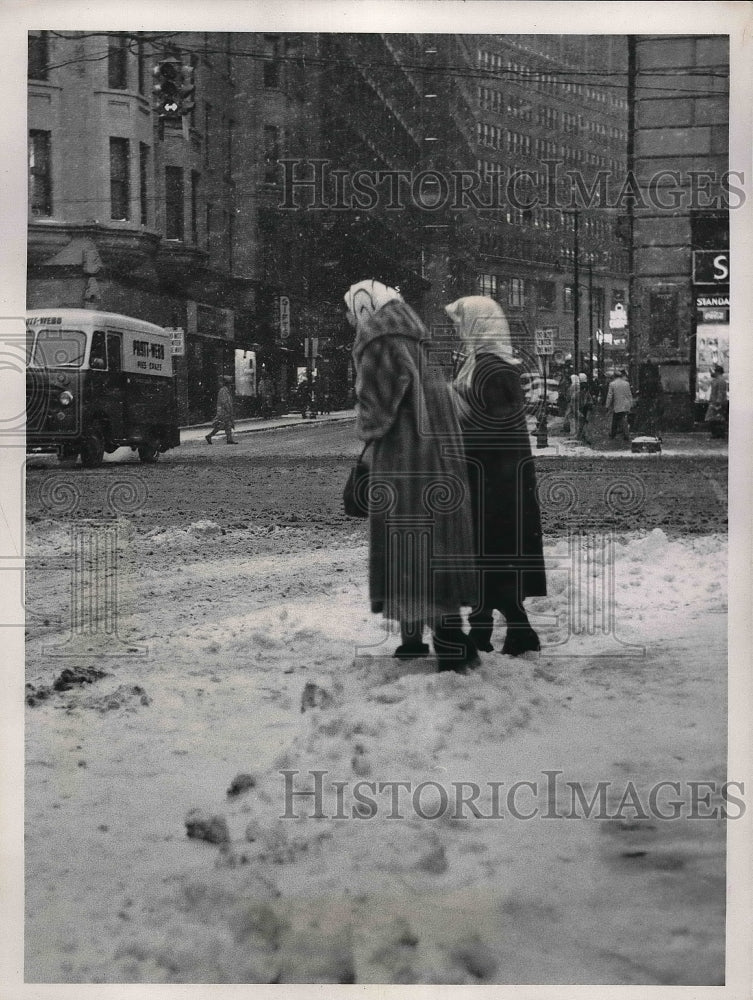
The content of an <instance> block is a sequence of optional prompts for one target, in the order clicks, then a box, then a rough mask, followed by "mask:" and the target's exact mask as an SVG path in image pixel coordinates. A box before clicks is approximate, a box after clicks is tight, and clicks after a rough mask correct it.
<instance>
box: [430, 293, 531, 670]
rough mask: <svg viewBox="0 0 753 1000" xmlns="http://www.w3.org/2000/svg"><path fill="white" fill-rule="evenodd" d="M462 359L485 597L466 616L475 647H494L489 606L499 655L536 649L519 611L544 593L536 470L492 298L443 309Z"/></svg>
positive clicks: (506, 338)
mask: <svg viewBox="0 0 753 1000" xmlns="http://www.w3.org/2000/svg"><path fill="white" fill-rule="evenodd" d="M446 311H447V314H448V315H449V317H450V318H451V319H452V321H453V323H455V325H456V326H457V328H458V332H459V335H460V339H461V341H462V344H463V351H464V354H465V361H464V362H463V365H462V367H461V368H460V370H459V371H458V373H457V375H456V377H455V383H454V386H455V391H456V393H457V398H458V406H459V412H460V423H461V427H462V430H463V437H464V441H465V451H466V456H467V460H468V477H469V481H470V486H471V494H472V497H473V505H474V523H475V527H476V532H477V542H476V544H477V552H478V553H479V556H480V560H479V568H480V569H481V587H482V592H483V593H482V599H481V601H480V603H479V605H478V606H477V610H475V611H474V612H473V613H472V614H471V615H470V622H471V626H472V628H471V638H472V639H473V641H474V643H475V645H476V647H477V648H478V649H481V650H484V651H486V652H489V651H491V650H492V649H493V647H492V645H491V636H492V628H493V617H492V615H493V610H494V609H495V608H496V609H497V610H498V611H500V612H501V613H502V615H503V616H504V617H505V620H506V622H507V634H506V636H505V642H504V646H503V648H502V652H503V653H508V654H510V655H511V656H518V655H520V654H521V653H525V652H526V651H528V650H538V649H540V648H541V647H540V643H539V637H538V635H537V634H536V632H535V631H534V629H533V628H532V627H531V624H530V622H529V620H528V616H527V614H526V612H525V610H524V608H523V601H524V600H525V599H526V598H527V597H538V596H544V595H545V594H546V574H545V569H544V555H543V547H542V536H541V514H540V511H539V504H538V498H537V496H536V473H535V470H534V465H533V457H532V455H531V445H530V438H529V435H528V428H527V425H526V419H525V412H526V410H525V398H524V396H523V390H522V387H521V384H520V375H521V372H522V366H521V364H520V362H519V361H517V360H516V359H515V358H514V356H513V351H512V342H511V339H510V328H509V326H508V323H507V319H506V317H505V314H504V312H503V311H502V309H501V307H500V306H499V305H498V303H496V302H495V301H494V300H493V299H490V298H486V297H484V296H479V295H474V296H469V297H468V298H463V299H458V300H457V302H453V303H452V304H451V305H449V306H447V307H446Z"/></svg>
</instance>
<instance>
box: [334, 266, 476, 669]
mask: <svg viewBox="0 0 753 1000" xmlns="http://www.w3.org/2000/svg"><path fill="white" fill-rule="evenodd" d="M345 302H346V304H347V315H348V320H349V322H350V323H351V325H353V326H354V327H355V330H356V336H355V344H354V346H353V359H354V362H355V368H356V384H355V391H356V429H357V433H358V436H359V437H360V438H361V440H362V441H364V442H367V443H368V444H370V447H369V448H368V450H367V456H366V457H367V459H368V461H369V465H370V489H369V493H370V497H369V499H370V504H369V597H370V600H371V610H372V612H374V613H381V614H383V615H384V617H385V618H387V619H391V620H393V621H398V622H400V635H401V642H400V645H399V646H398V648H397V649H396V650H395V654H394V655H395V656H397V657H399V658H410V657H418V656H426V655H427V654H428V652H429V648H428V645H427V644H425V643H424V642H423V630H424V627H425V626H427V627H429V628H431V629H432V631H433V643H434V651H435V653H436V654H437V658H438V661H439V669H440V670H463V669H465V667H467V666H472V665H475V664H476V663H478V655H477V653H476V649H475V647H474V646H473V643H472V642H471V640H470V639H469V637H468V636H467V635H466V634H465V633H464V632H463V631H462V628H461V622H462V619H461V617H460V608H461V606H463V605H473V603H474V600H475V597H476V593H475V591H476V583H475V577H474V574H473V572H472V570H471V569H470V568H468V566H467V559H468V556H469V555H470V554H471V552H472V545H473V532H472V522H471V502H470V491H469V487H468V478H467V474H466V465H465V460H464V457H463V450H462V438H461V434H460V427H459V425H458V421H457V416H456V414H455V409H454V405H453V399H452V390H451V388H450V386H449V384H448V383H447V381H446V380H445V379H444V377H443V376H442V374H441V372H440V371H439V369H438V367H437V366H436V365H434V364H432V362H431V356H430V355H429V354H428V353H427V352H426V351H425V347H424V345H425V343H426V342H428V340H429V334H428V331H427V330H426V328H425V327H424V325H423V323H422V322H421V320H420V319H419V317H418V316H417V315H416V313H415V312H414V311H413V309H411V307H410V306H409V305H408V304H407V303H406V302H404V301H403V298H402V296H401V295H400V293H399V292H398V291H396V290H395V289H394V288H388V287H387V286H386V285H383V284H382V283H381V282H378V281H371V280H367V281H360V282H358V283H357V284H355V285H352V286H351V288H350V289H349V290H348V292H347V294H346V295H345ZM369 453H370V455H369ZM437 561H440V562H441V565H439V564H438V562H437Z"/></svg>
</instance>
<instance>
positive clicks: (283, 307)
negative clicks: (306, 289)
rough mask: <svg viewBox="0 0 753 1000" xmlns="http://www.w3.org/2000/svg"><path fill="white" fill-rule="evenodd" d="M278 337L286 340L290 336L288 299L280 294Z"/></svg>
mask: <svg viewBox="0 0 753 1000" xmlns="http://www.w3.org/2000/svg"><path fill="white" fill-rule="evenodd" d="M279 309H280V338H281V339H282V340H287V339H288V337H289V336H290V299H289V298H288V297H287V295H281V296H280V306H279Z"/></svg>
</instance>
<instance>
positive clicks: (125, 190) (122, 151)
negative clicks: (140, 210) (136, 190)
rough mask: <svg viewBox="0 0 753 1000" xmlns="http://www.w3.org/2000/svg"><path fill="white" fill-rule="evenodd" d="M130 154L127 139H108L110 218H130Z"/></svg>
mask: <svg viewBox="0 0 753 1000" xmlns="http://www.w3.org/2000/svg"><path fill="white" fill-rule="evenodd" d="M130 161H131V154H130V141H129V140H128V139H110V218H111V219H121V220H125V219H130V217H131V185H130V170H131V162H130Z"/></svg>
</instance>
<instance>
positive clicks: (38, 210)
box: [29, 129, 52, 216]
mask: <svg viewBox="0 0 753 1000" xmlns="http://www.w3.org/2000/svg"><path fill="white" fill-rule="evenodd" d="M29 201H30V205H31V214H32V215H37V216H50V215H52V163H51V157H50V133H49V132H40V131H38V130H36V129H32V131H31V132H29Z"/></svg>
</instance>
